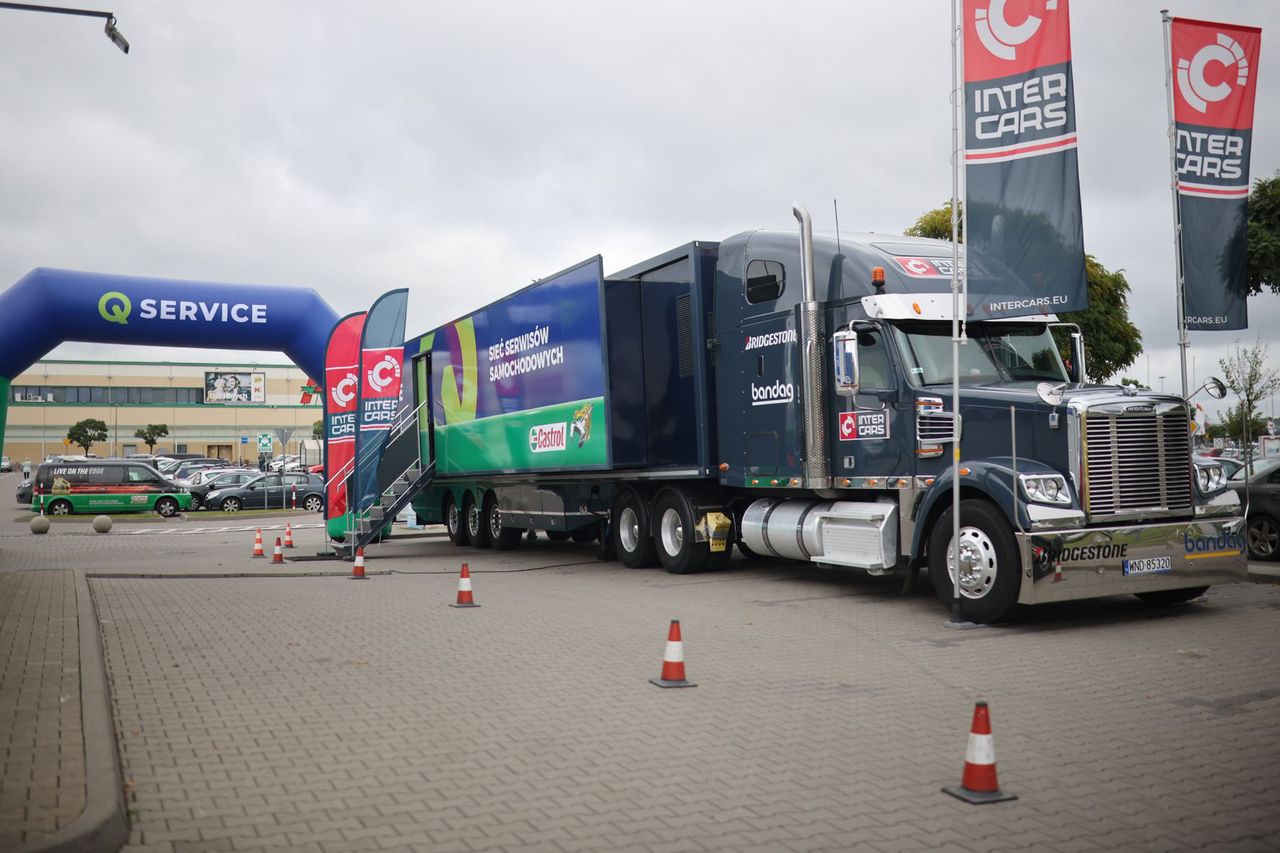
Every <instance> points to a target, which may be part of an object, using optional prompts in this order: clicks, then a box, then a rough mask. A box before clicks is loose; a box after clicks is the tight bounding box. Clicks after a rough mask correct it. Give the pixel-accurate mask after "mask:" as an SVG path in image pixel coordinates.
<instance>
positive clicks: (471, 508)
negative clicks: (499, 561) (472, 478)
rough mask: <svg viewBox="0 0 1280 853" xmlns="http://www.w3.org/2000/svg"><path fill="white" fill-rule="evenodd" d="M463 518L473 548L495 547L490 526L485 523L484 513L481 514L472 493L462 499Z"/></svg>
mask: <svg viewBox="0 0 1280 853" xmlns="http://www.w3.org/2000/svg"><path fill="white" fill-rule="evenodd" d="M462 518H463V520H464V521H465V522H466V528H467V538H468V539H470V540H471V547H473V548H492V547H493V542H492V541H490V539H489V526H488V525H487V524H485V523H484V513H483V512H481V509H480V505H479V504H477V503H476V499H475V497H474V496H473V495H472V494H471V493H470V492H468V493H467V496H466V497H465V498H463V499H462Z"/></svg>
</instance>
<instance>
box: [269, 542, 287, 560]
mask: <svg viewBox="0 0 1280 853" xmlns="http://www.w3.org/2000/svg"><path fill="white" fill-rule="evenodd" d="M280 547H281V546H280V537H279V536H277V537H276V549H275V550H274V551H272V552H271V562H273V563H283V562H284V551H282V550H280Z"/></svg>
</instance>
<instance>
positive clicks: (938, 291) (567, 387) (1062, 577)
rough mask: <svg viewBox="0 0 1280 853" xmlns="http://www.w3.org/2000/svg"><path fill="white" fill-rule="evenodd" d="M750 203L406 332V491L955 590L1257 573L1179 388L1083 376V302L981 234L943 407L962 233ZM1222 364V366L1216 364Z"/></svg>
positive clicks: (1079, 592) (1025, 590)
mask: <svg viewBox="0 0 1280 853" xmlns="http://www.w3.org/2000/svg"><path fill="white" fill-rule="evenodd" d="M795 212H796V217H797V219H798V220H799V222H800V229H799V233H797V232H796V231H788V230H756V231H749V232H746V233H742V234H738V235H735V236H733V237H730V238H728V239H726V240H723V241H721V242H718V243H715V242H693V243H688V244H686V245H683V246H680V247H678V248H675V249H672V250H671V251H668V252H665V253H663V254H661V255H658V256H657V257H654V258H650V259H649V260H647V261H645V262H643V263H640V264H636V265H635V266H632V267H629V268H627V269H624V270H622V271H620V272H617V273H613V274H610V275H607V276H606V275H604V274H603V270H602V262H601V259H600V258H599V257H596V258H592V259H590V260H588V261H585V262H583V263H581V264H578V265H577V266H575V267H572V268H570V269H568V270H565V271H564V272H561V273H558V274H556V275H554V276H550V277H548V278H546V279H543V280H541V281H537V282H535V283H534V284H532V285H529V286H528V287H525V288H524V289H522V290H520V291H518V292H516V293H514V294H512V295H510V296H507V297H505V298H503V299H500V300H498V301H497V302H494V303H492V304H490V305H487V306H485V307H483V308H480V309H478V310H476V311H474V312H472V313H471V314H469V315H467V316H466V317H463V318H460V319H459V320H456V321H454V322H452V323H448V324H446V325H444V326H442V327H440V328H438V329H435V330H432V331H430V332H428V333H426V334H424V335H422V336H420V337H419V338H417V339H416V350H417V352H418V355H417V356H416V357H415V358H414V359H413V370H412V375H413V377H414V396H415V397H416V399H417V400H418V401H422V402H421V404H420V406H419V412H420V415H419V417H418V443H419V451H420V453H421V457H422V459H423V460H430V461H431V463H432V464H433V465H434V479H433V480H432V481H431V482H430V484H429V486H428V487H427V488H426V489H424V490H423V491H421V492H420V493H418V494H417V495H416V496H415V497H414V498H413V500H412V506H413V509H414V510H415V511H416V512H417V514H418V516H419V517H420V518H421V519H423V520H424V521H429V522H438V523H443V524H445V525H446V526H447V528H448V531H449V536H450V539H451V540H452V541H453V542H454V543H455V544H456V545H459V546H470V547H473V548H496V549H511V548H516V547H518V546H519V544H520V542H521V540H522V538H523V535H524V533H525V532H526V531H528V530H539V531H545V532H546V535H548V536H550V537H552V538H555V539H568V538H572V539H573V540H575V541H579V542H591V541H595V540H597V539H599V540H600V542H601V546H600V547H601V551H602V552H603V554H604V555H605V556H610V557H616V558H617V559H619V560H621V561H622V562H623V563H624V564H626V565H627V566H630V567H636V568H639V567H644V566H650V565H656V564H659V563H660V564H661V565H662V566H663V567H665V568H666V569H667V570H668V571H671V572H675V573H684V572H691V571H698V570H702V569H708V568H714V567H716V566H719V565H723V564H724V563H725V561H727V559H728V558H729V555H730V552H731V549H733V548H735V547H736V548H738V549H739V550H741V551H742V552H743V553H744V554H747V555H749V556H752V555H754V556H760V557H774V558H782V559H786V560H794V561H798V562H802V563H811V564H812V563H816V564H818V565H821V566H831V567H844V568H848V569H854V570H863V571H867V572H870V573H872V574H877V575H880V574H887V573H907V572H916V571H918V570H919V569H921V568H926V569H927V570H928V574H929V576H930V578H931V580H932V582H933V585H934V587H935V588H936V589H937V591H938V594H939V597H940V598H942V599H943V601H944V602H947V603H948V604H950V603H951V601H952V599H953V586H954V577H955V576H954V571H955V566H954V554H955V553H956V551H955V549H954V548H953V521H952V513H953V493H952V471H953V468H952V465H951V461H952V455H953V454H952V448H953V447H955V448H958V458H959V465H958V467H957V469H956V470H958V474H959V477H960V478H961V485H960V498H961V503H960V521H959V531H960V546H959V549H958V553H959V562H960V567H959V572H960V584H959V586H960V609H961V614H962V615H963V616H964V617H965V618H968V619H970V620H972V621H976V622H992V621H995V620H999V619H1002V618H1004V617H1006V616H1007V615H1008V614H1009V612H1010V611H1011V609H1012V608H1013V607H1014V606H1015V605H1016V604H1039V603H1043V602H1055V601H1066V600H1074V599H1087V598H1097V597H1102V596H1109V595H1117V594H1129V593H1132V594H1136V595H1138V596H1139V597H1141V598H1143V599H1145V600H1147V601H1149V602H1152V603H1158V604H1170V603H1176V602H1179V601H1185V600H1188V599H1190V598H1193V597H1195V596H1197V595H1199V594H1200V593H1201V592H1202V591H1203V590H1204V589H1205V588H1206V587H1208V586H1210V585H1212V584H1219V583H1227V582H1233V581H1239V580H1244V579H1245V578H1246V577H1247V572H1246V563H1245V557H1244V544H1245V538H1244V536H1245V534H1244V524H1243V518H1242V512H1241V507H1240V505H1239V502H1238V500H1237V498H1236V496H1235V493H1234V492H1233V491H1231V490H1230V489H1228V488H1227V484H1226V479H1225V477H1224V476H1223V472H1222V469H1221V468H1220V467H1219V466H1217V465H1215V464H1200V463H1199V462H1196V461H1194V460H1193V456H1192V442H1191V429H1190V426H1191V414H1190V411H1191V407H1190V404H1189V403H1188V401H1186V400H1183V399H1181V398H1178V397H1176V396H1168V395H1162V394H1154V393H1152V392H1150V391H1148V390H1140V389H1138V388H1136V387H1132V386H1130V387H1126V388H1119V387H1105V386H1099V385H1092V384H1088V383H1087V381H1086V377H1085V375H1084V370H1083V366H1084V350H1083V341H1082V340H1081V338H1080V336H1079V333H1078V330H1077V329H1072V330H1069V331H1070V332H1071V340H1072V341H1073V344H1072V345H1073V346H1074V350H1073V354H1074V358H1072V359H1070V360H1068V361H1064V360H1063V359H1062V358H1061V357H1060V355H1059V350H1058V347H1057V345H1056V343H1055V340H1054V335H1053V327H1054V326H1055V325H1060V324H1056V322H1055V318H1054V317H1053V316H1052V315H1049V314H1045V315H1040V316H1037V317H1030V318H1028V317H1025V316H1024V317H1015V318H1008V317H1003V316H1001V312H1002V310H1003V311H1012V310H1019V309H1025V305H1026V304H1027V303H1026V299H1027V293H1026V290H1025V288H1024V287H1023V285H1022V283H1021V282H1019V281H1017V280H1016V278H1015V277H1013V275H1012V274H1011V273H1010V272H1009V271H1008V270H1007V269H1006V268H1004V267H1002V266H1001V265H1000V264H999V263H998V262H996V261H994V260H992V259H990V258H983V257H978V256H976V254H975V256H973V257H971V258H969V259H968V260H967V263H968V267H969V269H968V279H969V283H970V289H971V293H970V295H971V300H970V320H969V322H968V324H967V343H966V344H965V345H964V346H962V347H961V348H960V353H961V354H960V365H959V374H960V382H961V386H962V393H961V405H960V411H959V413H958V416H957V415H956V413H954V412H951V411H949V410H948V403H949V395H950V390H951V381H952V378H951V377H952V363H951V341H952V328H951V314H952V308H951V293H950V264H951V254H952V250H951V245H950V244H949V243H945V242H940V241H936V240H923V239H914V238H906V237H894V236H888V235H876V234H841V235H823V234H814V233H813V232H812V230H811V228H810V226H809V220H808V216H807V214H805V213H804V212H803V210H802V209H800V208H798V207H797V208H796V211H795ZM1207 385H1208V387H1209V390H1210V391H1211V393H1212V392H1220V391H1221V386H1220V383H1216V381H1215V380H1211V381H1210V383H1207Z"/></svg>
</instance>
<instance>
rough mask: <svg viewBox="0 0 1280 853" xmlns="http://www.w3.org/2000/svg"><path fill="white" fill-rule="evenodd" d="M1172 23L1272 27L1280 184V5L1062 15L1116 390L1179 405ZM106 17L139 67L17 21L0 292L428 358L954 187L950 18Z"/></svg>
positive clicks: (1088, 226)
mask: <svg viewBox="0 0 1280 853" xmlns="http://www.w3.org/2000/svg"><path fill="white" fill-rule="evenodd" d="M86 2H87V0H86ZM76 5H82V4H76ZM1162 6H1171V11H1172V12H1173V14H1175V15H1179V16H1184V17H1198V18H1208V19H1213V20H1221V21H1227V22H1231V23H1239V24H1250V25H1255V26H1261V27H1262V28H1263V37H1262V45H1263V47H1262V56H1261V60H1260V63H1259V64H1260V66H1261V67H1260V69H1258V71H1259V78H1258V107H1257V113H1256V117H1255V127H1254V137H1253V159H1252V169H1251V174H1252V177H1253V178H1258V177H1269V176H1271V175H1274V174H1276V173H1277V171H1278V170H1280V114H1278V112H1277V110H1276V109H1275V105H1276V104H1277V103H1280V53H1278V52H1277V50H1276V47H1275V46H1276V45H1280V3H1277V2H1274V0H1272V1H1271V2H1265V1H1264V0H1257V2H1246V0H1240V1H1239V2H1233V0H1218V2H1206V0H1183V2H1177V3H1175V2H1172V0H1166V2H1139V1H1138V0H1126V2H1123V3H1120V2H1115V1H1114V0H1075V2H1073V3H1072V4H1071V13H1072V21H1071V23H1072V41H1073V46H1074V59H1075V65H1074V70H1075V82H1076V110H1077V125H1078V129H1079V140H1080V143H1079V156H1080V172H1081V174H1080V180H1081V195H1082V198H1083V206H1084V232H1085V247H1086V250H1087V251H1089V252H1090V253H1092V254H1094V255H1095V256H1097V258H1098V259H1099V260H1100V261H1101V262H1102V263H1103V264H1105V265H1106V266H1107V267H1109V268H1112V269H1116V268H1120V269H1123V270H1124V271H1125V274H1126V276H1127V278H1128V280H1129V282H1130V284H1131V285H1132V288H1133V292H1132V294H1131V296H1130V315H1131V317H1132V319H1133V320H1134V322H1135V323H1136V324H1137V325H1138V327H1139V328H1140V329H1141V330H1142V333H1143V338H1144V343H1145V346H1146V350H1145V352H1144V354H1143V355H1142V356H1140V357H1139V359H1138V362H1137V363H1136V364H1135V365H1134V366H1133V367H1132V368H1130V370H1128V371H1126V373H1127V374H1128V375H1131V376H1135V377H1136V378H1138V379H1141V380H1146V379H1147V377H1148V366H1147V365H1148V356H1149V360H1150V368H1149V370H1150V381H1151V384H1152V385H1153V386H1154V387H1156V388H1159V387H1160V386H1161V380H1160V378H1159V377H1161V376H1165V377H1166V378H1165V379H1164V380H1163V384H1164V386H1165V388H1166V390H1174V389H1175V388H1176V387H1177V386H1178V382H1179V380H1178V363H1177V348H1176V340H1177V333H1176V327H1175V324H1176V320H1175V308H1174V290H1173V281H1174V278H1173V249H1172V224H1171V223H1172V212H1171V202H1170V195H1169V188H1168V187H1169V159H1168V142H1167V138H1166V136H1165V131H1166V122H1167V113H1166V105H1165V103H1166V102H1165V89H1164V78H1163V73H1164V72H1163V46H1162V45H1163V41H1162V29H1161V25H1160V14H1159V10H1160V9H1161V8H1162ZM103 8H109V9H111V10H112V11H114V12H115V14H116V17H117V19H118V26H119V28H120V31H121V32H122V33H124V35H125V36H126V37H127V38H128V39H129V41H130V43H131V45H132V50H131V52H130V54H129V55H128V56H125V55H123V54H122V53H120V52H119V51H118V50H117V49H116V48H115V47H113V46H112V44H111V43H110V42H109V41H108V40H107V39H106V37H105V36H104V35H103V32H102V23H101V21H98V20H96V19H86V18H74V17H65V16H60V15H46V14H33V13H28V12H14V11H6V10H0V24H2V26H0V49H2V50H3V53H4V56H5V60H4V62H3V63H2V64H0V69H2V70H0V74H3V77H4V79H3V85H2V86H0V92H2V93H3V94H2V95H0V98H3V102H4V110H3V115H4V118H5V121H4V122H3V124H2V125H0V127H2V128H3V132H0V161H2V162H3V164H4V166H3V168H0V286H4V284H3V283H8V282H13V281H16V280H18V279H19V278H20V277H21V276H22V275H24V274H25V273H26V272H27V271H29V270H30V269H32V268H33V267H38V266H53V267H65V268H70V269H80V270H90V271H96V272H106V273H118V274H137V275H146V276H160V277H167V278H181V279H199V280H208V281H228V282H252V283H264V284H298V285H306V286H309V287H314V288H315V289H317V290H318V291H319V292H320V293H321V294H322V295H323V296H324V297H325V298H326V299H327V300H328V301H329V302H330V304H332V305H333V307H334V309H335V310H336V311H337V312H338V313H339V314H343V313H347V312H349V311H355V310H360V309H362V308H366V307H368V305H369V304H370V303H371V302H372V300H373V299H374V298H375V297H376V296H377V294H379V293H381V292H383V291H385V290H388V289H391V288H395V287H404V286H408V287H409V288H410V308H409V333H410V334H413V333H418V332H422V331H426V330H427V329H430V328H433V327H435V326H438V325H440V324H442V323H444V322H446V321H448V320H451V319H453V318H455V317H457V316H459V315H461V314H464V313H466V312H467V311H469V310H470V309H472V308H475V307H477V306H479V305H482V304H484V303H485V302H488V301H490V300H492V299H494V298H497V297H498V296H501V295H503V294H504V293H507V292H510V291H512V290H514V289H516V288H518V287H520V286H522V285H524V284H527V283H528V282H529V281H531V280H533V279H535V278H539V277H542V276H545V275H548V274H550V273H553V272H556V271H558V270H560V269H563V268H565V267H567V266H570V265H571V264H573V263H575V262H577V261H579V260H582V259H584V258H586V257H590V256H592V255H595V254H597V253H598V254H602V255H603V256H604V265H605V269H606V271H612V270H617V269H622V268H623V267H626V266H629V265H630V264H632V263H635V262H637V261H640V260H643V259H645V258H647V257H649V256H651V255H653V254H656V253H658V252H660V251H663V250H665V249H668V248H671V247H673V246H676V245H679V244H681V243H685V242H688V241H690V240H693V239H702V240H720V239H723V238H725V237H728V236H729V235H731V234H734V233H737V232H739V231H742V230H745V229H748V228H752V227H756V226H761V225H775V226H782V227H793V226H794V220H793V219H792V217H791V204H792V202H793V201H798V202H800V203H801V204H804V205H806V206H807V207H808V208H809V209H810V211H811V212H812V213H813V215H814V220H815V224H816V226H817V227H818V228H820V229H830V228H831V227H832V226H833V218H832V213H831V209H832V199H838V200H839V205H840V225H841V228H842V229H845V230H869V231H880V232H886V233H901V231H902V230H903V229H904V228H906V227H907V226H909V225H911V224H912V223H913V222H914V221H915V219H916V218H917V217H918V216H919V214H920V213H922V212H923V211H925V210H927V209H929V208H933V207H937V206H939V205H940V204H942V203H943V202H944V201H946V200H947V199H948V198H949V197H950V193H951V177H950V165H949V158H950V145H951V129H950V115H949V111H948V106H947V100H948V90H949V88H950V85H951V79H950V73H951V72H950V64H949V63H950V36H949V27H950V12H949V8H950V7H949V6H948V5H947V3H945V2H942V1H941V0H911V2H907V0H897V2H890V0H878V2H871V0H842V2H817V0H814V2H806V0H794V2H791V3H787V4H781V3H776V2H753V0H735V2H707V0H695V2H689V0H685V1H684V2H665V0H648V2H644V3H628V4H622V3H601V2H599V0H596V2H531V0H524V2H505V0H490V2H485V3H454V4H448V6H445V4H438V3H428V2H408V0H401V1H400V2H365V3H352V2H349V0H348V2H342V3H339V2H331V0H305V2H304V0H288V2H285V0H273V2H263V0H257V1H256V2H233V1H232V0H219V2H206V3H194V2H186V3H175V2H162V0H112V2H111V3H110V5H109V6H105V7H103ZM1249 312H1250V328H1249V330H1248V331H1247V332H1243V333H1235V332H1193V333H1192V334H1191V342H1192V348H1191V353H1192V355H1193V356H1194V359H1195V365H1194V366H1195V371H1196V374H1197V375H1198V377H1199V378H1203V377H1204V376H1205V375H1206V374H1208V373H1210V372H1215V373H1216V372H1220V371H1219V370H1218V369H1217V359H1218V358H1219V357H1220V356H1222V355H1223V354H1224V353H1225V351H1226V350H1227V349H1228V348H1229V347H1230V346H1231V345H1232V344H1233V343H1234V342H1235V341H1236V340H1240V341H1242V342H1244V343H1247V344H1251V343H1253V341H1254V340H1255V339H1257V338H1261V340H1262V341H1263V342H1266V343H1268V344H1270V346H1271V356H1272V361H1273V363H1275V364H1276V365H1280V296H1277V295H1274V294H1266V295H1264V296H1259V297H1255V298H1253V299H1252V300H1250V304H1249ZM50 357H59V358H78V357H86V358H109V357H121V358H146V359H152V358H161V359H168V360H201V359H204V358H211V359H215V360H217V359H223V360H227V359H230V358H240V357H243V358H244V359H253V360H259V361H265V362H278V361H280V360H282V357H281V356H279V355H278V354H269V353H258V354H233V355H229V354H227V353H225V352H213V351H209V352H204V351H195V350H165V351H161V352H159V353H157V351H156V350H154V349H148V350H142V349H137V348H115V349H113V350H109V349H108V348H107V347H105V346H102V345H87V344H67V345H63V346H62V347H59V348H58V349H56V350H54V352H53V353H51V355H50ZM1188 369H1189V370H1190V369H1191V367H1190V364H1189V367H1188ZM1270 405H1271V404H1268V408H1269V406H1270ZM1267 413H1268V414H1269V413H1270V411H1268V412H1267Z"/></svg>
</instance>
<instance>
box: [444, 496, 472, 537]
mask: <svg viewBox="0 0 1280 853" xmlns="http://www.w3.org/2000/svg"><path fill="white" fill-rule="evenodd" d="M444 526H445V529H446V530H448V531H449V541H450V542H452V543H453V544H454V545H457V546H458V547H459V548H461V547H462V546H463V545H466V544H468V543H470V541H471V540H470V539H469V538H468V537H467V526H466V525H465V524H463V523H462V510H461V509H459V508H458V502H457V501H455V500H454V499H453V495H449V496H448V497H447V498H445V499H444Z"/></svg>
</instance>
